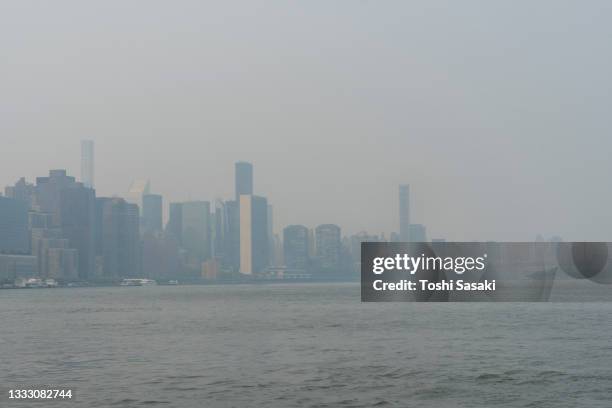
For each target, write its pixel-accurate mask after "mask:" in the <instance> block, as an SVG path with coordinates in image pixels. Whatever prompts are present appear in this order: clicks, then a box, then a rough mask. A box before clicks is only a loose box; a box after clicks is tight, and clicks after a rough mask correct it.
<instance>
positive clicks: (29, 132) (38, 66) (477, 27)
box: [0, 1, 612, 241]
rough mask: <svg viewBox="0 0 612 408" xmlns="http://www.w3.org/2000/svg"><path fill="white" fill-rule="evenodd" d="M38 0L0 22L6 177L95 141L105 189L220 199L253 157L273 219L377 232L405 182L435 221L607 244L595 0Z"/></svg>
mask: <svg viewBox="0 0 612 408" xmlns="http://www.w3.org/2000/svg"><path fill="white" fill-rule="evenodd" d="M42 7H44V10H42V11H40V10H39V11H38V12H36V13H33V12H32V10H31V8H30V6H28V5H27V4H23V3H21V2H12V3H11V4H9V5H7V6H6V7H5V8H3V13H2V15H1V16H0V19H1V22H2V24H0V32H1V33H2V38H7V39H10V41H9V40H7V41H6V43H5V44H4V45H5V47H4V48H3V51H4V55H5V60H6V61H7V62H6V63H5V64H3V66H2V72H3V75H2V76H1V79H0V81H1V85H2V86H1V88H2V89H3V92H2V97H0V112H2V117H3V119H2V121H0V134H1V135H2V136H1V138H2V149H1V153H0V154H1V160H0V185H1V186H4V185H10V184H12V183H14V182H15V179H16V178H17V177H19V176H21V175H23V176H27V178H28V179H29V180H33V178H34V177H35V176H38V175H41V174H46V172H47V171H48V170H49V169H56V168H65V169H67V171H68V172H69V173H70V174H73V175H77V176H78V175H79V173H80V171H79V170H80V159H79V146H78V143H79V140H81V139H90V140H93V141H94V142H95V143H96V157H97V161H96V173H95V176H96V178H95V184H96V188H97V191H99V193H100V195H104V196H112V195H120V196H123V195H124V193H125V191H126V190H127V189H128V188H129V184H130V182H131V181H132V180H136V179H142V178H149V179H150V180H151V181H152V184H153V186H154V188H155V190H156V191H157V192H159V193H161V194H163V195H164V197H165V198H166V200H165V201H166V202H170V201H185V200H188V199H193V200H209V201H213V200H214V199H216V198H217V197H222V198H228V197H232V196H233V194H234V191H233V186H232V185H231V180H232V179H233V168H232V164H233V163H235V162H237V161H240V160H247V161H250V162H252V163H253V164H254V165H255V167H256V169H257V183H256V184H255V190H256V192H258V191H261V192H265V194H266V196H267V197H268V199H269V200H270V201H271V202H273V203H274V204H275V206H276V214H275V220H276V221H277V224H278V225H290V224H296V223H305V224H308V225H317V224H319V223H325V222H336V223H338V224H339V225H342V226H343V228H344V229H345V230H346V231H347V232H351V233H356V232H358V231H362V230H365V231H372V232H380V231H392V230H394V229H395V228H396V227H395V226H396V224H397V219H396V216H397V212H398V209H397V205H398V203H397V199H395V198H393V199H390V197H394V196H395V191H396V189H397V185H399V184H403V183H410V185H411V189H412V191H413V192H414V196H415V200H414V202H413V203H412V208H411V210H412V215H413V218H414V219H415V220H418V221H417V222H420V223H423V224H425V225H427V227H428V232H429V235H431V236H433V237H436V236H446V237H447V238H449V239H453V240H484V239H494V240H505V241H510V240H531V239H533V237H535V236H536V234H538V233H541V234H543V235H546V236H551V235H560V236H563V237H565V238H567V239H570V240H601V241H606V240H609V239H610V235H611V233H610V231H612V220H610V219H609V217H607V213H608V209H609V208H610V207H612V193H610V192H609V191H608V190H607V189H605V188H604V189H602V188H601V186H605V185H606V184H607V183H608V180H607V177H608V174H610V172H611V171H612V165H611V163H610V160H609V158H608V152H609V151H610V150H612V142H611V139H610V137H609V133H610V131H611V129H612V123H611V122H610V115H608V114H607V111H606V109H605V107H607V106H609V105H610V103H611V100H610V99H611V95H612V94H611V93H610V92H609V88H610V83H611V82H610V76H609V72H610V69H611V68H612V59H611V58H610V57H609V52H608V49H609V44H608V43H607V38H608V34H609V32H610V28H609V24H608V21H610V19H611V17H612V10H611V8H610V6H609V4H608V3H607V2H599V1H595V2H593V3H592V5H591V6H590V7H584V6H583V5H581V4H579V3H575V4H574V3H572V4H569V3H568V4H565V3H564V4H563V5H560V4H558V3H556V2H551V1H543V2H540V3H538V4H535V5H534V4H529V5H527V3H513V4H508V5H505V6H503V7H501V9H500V7H499V6H498V5H493V4H491V3H490V2H484V1H475V2H472V3H470V4H469V5H465V4H461V3H459V2H450V1H442V2H441V4H440V5H439V6H434V5H431V3H430V2H425V1H423V2H419V1H416V2H409V3H405V4H403V3H394V4H393V6H391V5H390V4H383V5H381V4H374V3H371V4H370V3H367V2H361V3H356V4H351V6H350V7H342V6H340V5H330V4H329V3H328V2H316V1H315V2H308V3H307V4H293V3H288V4H281V5H278V4H274V5H273V4H264V5H254V4H252V3H245V4H242V5H241V6H239V7H234V6H231V5H229V4H215V5H210V4H205V3H197V2H189V5H188V6H187V5H186V6H181V7H176V6H174V5H172V6H170V5H168V4H167V3H163V2H147V3H146V6H145V5H144V4H143V5H142V7H141V6H137V5H135V4H131V5H122V6H121V7H119V6H118V5H110V4H105V3H98V4H94V5H89V4H88V5H84V4H70V6H68V5H67V4H66V3H63V2H54V3H53V4H48V5H44V6H42ZM143 9H144V10H146V12H143ZM552 14H554V16H555V18H549V16H550V15H552ZM155 16H165V17H166V18H165V19H163V23H161V24H160V21H158V20H157V17H155ZM219 21H224V22H225V24H219V23H218V22H219ZM544 22H545V23H544ZM382 27H385V29H382ZM517 27H520V29H517ZM254 33H257V35H254ZM280 33H282V35H279V34H280ZM482 33H489V34H488V35H485V36H483V35H482ZM119 44H120V45H121V46H119ZM577 72H588V74H585V75H576V73H577ZM583 163H587V164H584V165H583ZM416 197H418V198H416ZM304 203H308V205H305V204H304ZM586 214H588V215H590V216H594V217H597V218H598V219H600V220H601V221H600V222H597V223H593V222H589V220H588V218H587V217H586ZM277 232H278V231H277Z"/></svg>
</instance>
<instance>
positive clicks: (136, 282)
mask: <svg viewBox="0 0 612 408" xmlns="http://www.w3.org/2000/svg"><path fill="white" fill-rule="evenodd" d="M119 285H120V286H153V285H157V282H156V281H154V280H153V279H141V278H130V279H124V280H122V281H121V283H120V284H119Z"/></svg>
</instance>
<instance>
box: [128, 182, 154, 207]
mask: <svg viewBox="0 0 612 408" xmlns="http://www.w3.org/2000/svg"><path fill="white" fill-rule="evenodd" d="M150 193H151V183H150V182H149V180H134V181H133V182H132V184H131V185H130V189H129V190H128V193H127V195H126V197H125V200H126V201H127V202H128V203H132V204H136V205H137V206H138V208H142V198H143V197H144V196H145V195H147V194H150Z"/></svg>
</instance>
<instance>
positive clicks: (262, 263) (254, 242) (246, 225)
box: [240, 195, 269, 275]
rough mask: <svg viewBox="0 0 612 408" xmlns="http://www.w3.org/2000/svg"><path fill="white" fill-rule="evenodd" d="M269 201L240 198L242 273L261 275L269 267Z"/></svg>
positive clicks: (251, 196)
mask: <svg viewBox="0 0 612 408" xmlns="http://www.w3.org/2000/svg"><path fill="white" fill-rule="evenodd" d="M268 246H269V239H268V201H267V200H266V199H265V198H264V197H259V196H254V195H241V196H240V273H242V274H245V275H251V274H254V273H261V272H264V271H265V270H266V268H267V267H268V265H269V248H268Z"/></svg>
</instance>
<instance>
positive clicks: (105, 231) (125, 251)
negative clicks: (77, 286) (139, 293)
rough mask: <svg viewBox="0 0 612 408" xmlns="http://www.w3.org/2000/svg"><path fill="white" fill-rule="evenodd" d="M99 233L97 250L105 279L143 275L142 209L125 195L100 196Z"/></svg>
mask: <svg viewBox="0 0 612 408" xmlns="http://www.w3.org/2000/svg"><path fill="white" fill-rule="evenodd" d="M96 224H97V225H98V229H99V234H98V237H99V238H98V241H97V245H96V249H97V250H96V252H97V254H98V256H100V257H101V259H102V271H101V272H102V276H100V278H104V279H117V278H126V277H136V276H139V275H140V272H141V271H140V262H139V260H140V232H139V210H138V206H137V205H136V204H131V203H128V202H127V201H125V200H124V199H122V198H98V199H96Z"/></svg>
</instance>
